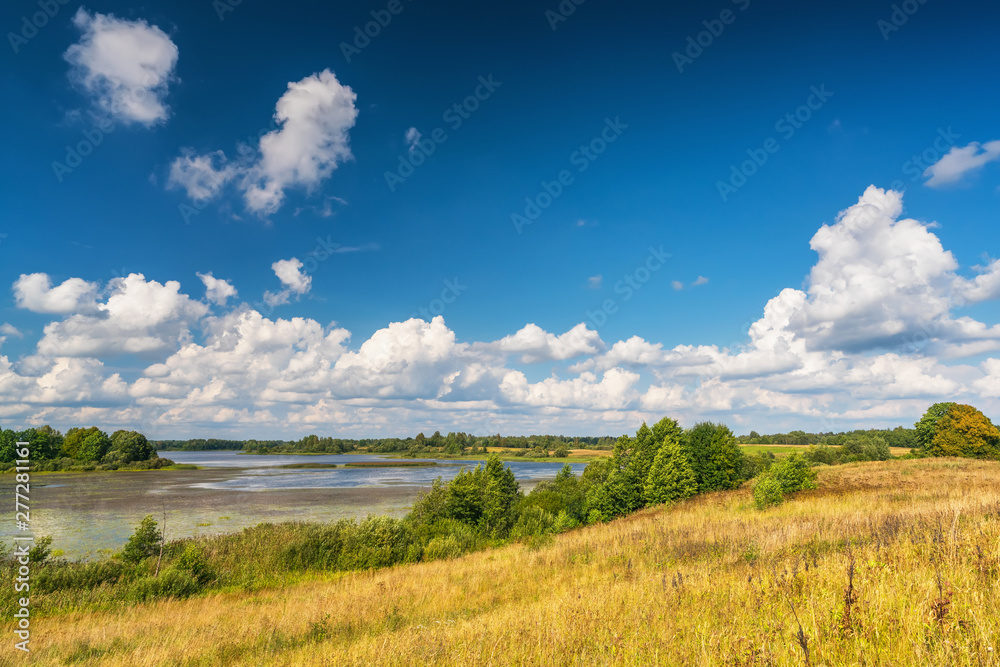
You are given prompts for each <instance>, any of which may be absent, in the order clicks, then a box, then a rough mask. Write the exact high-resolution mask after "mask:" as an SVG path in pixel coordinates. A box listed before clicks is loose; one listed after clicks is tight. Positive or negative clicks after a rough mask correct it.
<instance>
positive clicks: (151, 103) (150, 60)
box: [65, 7, 178, 126]
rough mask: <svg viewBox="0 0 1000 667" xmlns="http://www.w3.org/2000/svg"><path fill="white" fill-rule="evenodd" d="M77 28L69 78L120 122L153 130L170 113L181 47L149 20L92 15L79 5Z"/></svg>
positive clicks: (75, 19)
mask: <svg viewBox="0 0 1000 667" xmlns="http://www.w3.org/2000/svg"><path fill="white" fill-rule="evenodd" d="M73 24H74V25H75V26H76V27H77V28H79V29H80V32H81V33H82V34H81V36H80V41H79V42H77V43H76V44H73V45H72V46H70V47H69V49H67V51H66V53H65V58H66V61H67V62H69V64H70V65H71V67H72V70H71V78H72V79H73V80H74V81H75V82H76V83H78V84H79V85H80V86H81V87H82V88H83V89H84V90H85V91H86V92H87V93H88V94H89V95H90V96H91V97H92V98H93V100H94V103H95V104H96V105H97V107H98V108H99V109H100V110H101V111H102V112H104V113H106V114H108V115H110V116H111V117H112V118H114V119H116V120H120V121H123V122H126V123H139V124H141V125H146V126H151V125H154V124H156V123H158V122H161V121H164V120H166V119H167V117H168V116H169V115H170V109H169V108H168V107H167V104H166V102H165V98H166V96H167V92H168V87H169V84H170V82H171V81H173V80H174V78H175V76H174V67H175V66H176V64H177V55H178V51H177V45H176V44H174V43H173V41H172V40H171V39H170V37H168V36H167V34H166V33H165V32H163V31H162V30H161V29H160V28H158V27H156V26H152V25H149V24H148V23H147V22H146V21H143V20H141V19H140V20H136V21H129V20H126V19H119V18H116V17H115V16H112V15H111V14H99V13H97V12H94V13H93V14H92V13H90V12H88V11H87V10H86V9H84V8H83V7H81V8H80V9H78V10H77V12H76V14H75V15H74V16H73Z"/></svg>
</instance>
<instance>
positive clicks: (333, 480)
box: [0, 451, 586, 558]
mask: <svg viewBox="0 0 1000 667" xmlns="http://www.w3.org/2000/svg"><path fill="white" fill-rule="evenodd" d="M159 454H160V456H163V457H165V458H168V459H172V460H173V461H175V462H177V463H192V464H195V465H199V466H203V467H204V469H203V470H151V471H141V472H89V473H47V474H39V473H33V474H32V475H31V494H30V498H31V502H30V507H31V519H32V521H31V523H32V529H33V532H34V535H35V536H36V537H41V536H43V535H51V536H52V537H53V545H52V547H53V549H59V550H62V551H63V552H64V555H65V556H66V557H68V558H93V557H96V556H101V555H106V554H109V553H111V552H112V551H116V550H118V549H120V548H121V547H122V545H124V544H125V541H126V540H128V537H129V535H131V534H132V532H133V531H134V530H135V526H136V524H138V523H139V521H141V520H142V517H144V516H145V515H147V514H152V515H153V516H154V517H155V518H156V521H157V522H158V523H159V524H161V527H162V526H163V525H164V513H165V514H166V523H165V525H166V530H165V534H166V536H167V539H168V540H169V539H176V538H180V537H191V536H196V535H212V534H218V533H227V532H236V531H239V530H242V529H243V528H245V527H247V526H253V525H256V524H258V523H263V522H271V523H277V522H281V521H336V520H338V519H343V518H358V519H360V518H364V517H365V516H368V515H369V514H385V515H389V516H396V517H400V516H403V515H404V514H406V512H407V511H408V510H409V508H410V506H411V505H412V504H413V501H414V500H415V499H416V497H417V495H418V494H419V493H420V490H421V489H425V488H427V487H429V486H430V484H431V482H433V480H434V479H435V478H437V477H441V478H442V479H444V480H446V481H447V480H450V479H452V478H453V477H454V476H455V475H457V474H458V472H459V471H460V470H461V469H462V468H473V467H475V465H476V464H477V463H485V459H484V460H482V461H470V460H465V461H455V460H449V459H416V460H417V461H421V462H430V461H434V462H435V463H437V465H434V466H421V467H399V468H341V467H338V468H325V469H324V468H320V469H310V468H282V467H280V466H284V465H289V464H301V463H333V464H336V465H338V466H341V465H343V464H345V463H360V462H365V461H383V462H384V461H392V460H394V459H392V458H391V457H387V456H379V455H365V454H329V455H318V456H296V455H268V456H260V455H252V454H240V453H238V452H228V451H226V452H167V451H164V452H159ZM395 460H399V461H405V462H408V463H412V462H413V461H414V459H395ZM504 465H507V466H510V468H511V470H512V471H513V472H514V476H515V477H516V478H517V480H518V482H519V483H520V484H521V488H522V489H524V490H525V491H527V490H529V489H530V488H532V487H534V485H535V484H537V483H538V482H539V481H540V480H543V479H552V478H553V477H555V476H556V474H557V473H558V472H559V470H560V469H561V468H562V467H563V465H564V462H562V463H561V462H555V461H553V462H551V463H550V462H538V463H536V462H532V461H512V462H507V463H504ZM585 467H586V464H582V463H577V464H573V465H572V468H573V472H574V474H577V475H579V474H580V473H581V472H583V469H584V468H585ZM0 489H2V490H3V493H4V494H5V496H4V497H8V498H10V497H13V494H14V476H13V475H3V476H0ZM10 523H11V522H4V524H3V530H2V531H0V536H2V538H3V540H4V542H6V543H7V544H8V545H9V544H11V539H10V538H11V537H12V536H13V535H14V534H15V532H16V531H14V530H13V526H11V525H10Z"/></svg>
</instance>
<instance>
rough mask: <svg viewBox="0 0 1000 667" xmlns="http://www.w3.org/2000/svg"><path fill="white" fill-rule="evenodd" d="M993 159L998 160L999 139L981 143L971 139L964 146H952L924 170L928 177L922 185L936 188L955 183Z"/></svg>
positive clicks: (999, 154) (999, 157) (999, 156)
mask: <svg viewBox="0 0 1000 667" xmlns="http://www.w3.org/2000/svg"><path fill="white" fill-rule="evenodd" d="M994 160H1000V141H989V142H986V143H985V144H982V145H980V144H979V142H978V141H973V142H972V143H971V144H969V145H968V146H965V147H964V148H959V147H958V146H952V148H951V150H950V151H948V153H947V154H946V155H945V156H944V157H942V158H941V159H940V160H938V161H937V162H935V163H934V164H932V165H931V166H929V167H927V169H926V170H925V171H924V176H925V177H927V179H928V180H927V182H926V183H924V185H926V186H927V187H931V188H937V187H940V186H942V185H951V184H953V183H957V182H959V181H961V180H962V179H963V178H964V177H965V175H966V174H970V173H972V172H975V171H978V170H979V169H982V168H983V166H985V165H986V164H987V163H988V162H993V161H994Z"/></svg>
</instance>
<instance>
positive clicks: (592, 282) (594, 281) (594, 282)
mask: <svg viewBox="0 0 1000 667" xmlns="http://www.w3.org/2000/svg"><path fill="white" fill-rule="evenodd" d="M603 283H604V278H603V277H601V274H599V273H598V274H597V275H596V276H590V277H589V278H587V287H589V288H590V289H601V285H602V284H603Z"/></svg>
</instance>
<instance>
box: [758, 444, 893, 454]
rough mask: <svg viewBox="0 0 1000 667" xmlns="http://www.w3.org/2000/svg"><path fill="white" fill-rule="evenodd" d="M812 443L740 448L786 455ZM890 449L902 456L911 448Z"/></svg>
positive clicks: (805, 447) (803, 449)
mask: <svg viewBox="0 0 1000 667" xmlns="http://www.w3.org/2000/svg"><path fill="white" fill-rule="evenodd" d="M809 447H810V445H740V449H742V450H743V451H744V452H747V453H748V454H752V453H754V452H761V453H764V452H770V453H771V454H774V455H775V456H785V455H787V454H791V453H793V452H803V453H804V452H805V451H806V450H807V449H809ZM889 451H890V452H891V453H892V455H893V456H902V455H903V454H906V453H908V452H909V451H910V450H909V449H907V448H906V447H890V448H889Z"/></svg>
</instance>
